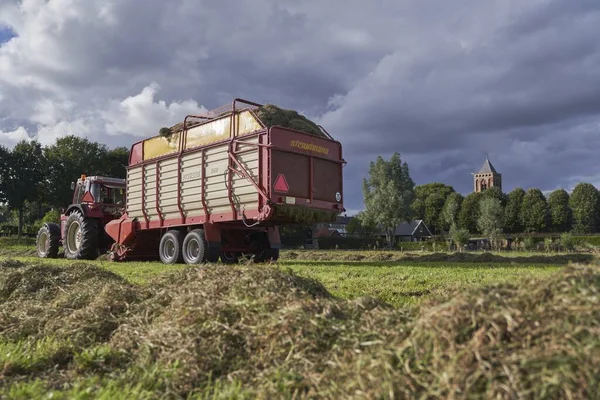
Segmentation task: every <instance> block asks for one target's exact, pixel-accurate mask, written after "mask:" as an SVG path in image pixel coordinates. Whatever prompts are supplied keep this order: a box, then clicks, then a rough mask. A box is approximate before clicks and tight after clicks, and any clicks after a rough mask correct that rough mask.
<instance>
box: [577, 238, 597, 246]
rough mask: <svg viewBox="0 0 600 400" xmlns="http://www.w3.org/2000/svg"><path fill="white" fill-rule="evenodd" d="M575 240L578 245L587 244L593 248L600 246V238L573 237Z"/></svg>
mask: <svg viewBox="0 0 600 400" xmlns="http://www.w3.org/2000/svg"><path fill="white" fill-rule="evenodd" d="M573 240H574V242H575V244H578V245H584V244H586V243H587V244H589V245H591V246H600V236H573Z"/></svg>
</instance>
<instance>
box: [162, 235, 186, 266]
mask: <svg viewBox="0 0 600 400" xmlns="http://www.w3.org/2000/svg"><path fill="white" fill-rule="evenodd" d="M182 245H183V233H182V232H180V231H177V230H174V229H172V230H170V231H167V233H165V234H164V235H163V237H162V238H161V239H160V244H159V246H158V254H159V256H160V261H162V262H163V263H164V264H181V263H182V262H183V251H182Z"/></svg>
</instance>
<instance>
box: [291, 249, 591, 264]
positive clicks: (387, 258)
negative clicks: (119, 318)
mask: <svg viewBox="0 0 600 400" xmlns="http://www.w3.org/2000/svg"><path fill="white" fill-rule="evenodd" d="M281 260H282V261H295V260H298V261H302V260H305V261H354V262H398V261H403V262H405V261H406V262H449V263H462V262H465V263H515V264H552V265H567V264H569V263H580V264H589V263H593V262H595V261H596V257H595V256H594V255H593V254H583V253H571V254H543V253H534V254H532V255H517V254H515V253H507V254H506V255H499V254H493V253H467V252H464V253H459V252H457V253H443V252H438V253H417V252H404V253H403V252H400V251H345V250H342V251H339V250H338V251H336V250H330V251H324V250H299V251H294V250H288V251H284V252H282V256H281Z"/></svg>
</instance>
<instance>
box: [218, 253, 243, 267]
mask: <svg viewBox="0 0 600 400" xmlns="http://www.w3.org/2000/svg"><path fill="white" fill-rule="evenodd" d="M220 257H221V262H222V263H223V264H237V263H238V262H239V260H240V253H238V252H235V251H222V252H221V254H220Z"/></svg>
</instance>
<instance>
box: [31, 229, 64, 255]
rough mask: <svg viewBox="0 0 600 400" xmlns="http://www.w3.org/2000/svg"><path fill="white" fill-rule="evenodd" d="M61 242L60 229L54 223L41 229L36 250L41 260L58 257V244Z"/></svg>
mask: <svg viewBox="0 0 600 400" xmlns="http://www.w3.org/2000/svg"><path fill="white" fill-rule="evenodd" d="M59 242H60V227H59V226H58V225H57V224H55V223H52V222H49V223H46V224H44V226H42V227H41V228H40V230H39V231H38V234H37V238H36V242H35V245H36V249H37V253H38V256H39V257H40V258H56V257H58V244H59Z"/></svg>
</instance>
